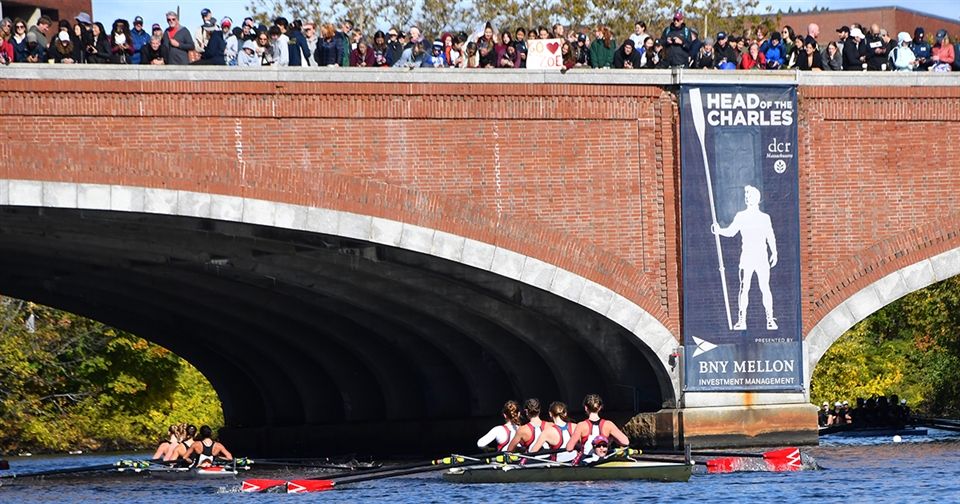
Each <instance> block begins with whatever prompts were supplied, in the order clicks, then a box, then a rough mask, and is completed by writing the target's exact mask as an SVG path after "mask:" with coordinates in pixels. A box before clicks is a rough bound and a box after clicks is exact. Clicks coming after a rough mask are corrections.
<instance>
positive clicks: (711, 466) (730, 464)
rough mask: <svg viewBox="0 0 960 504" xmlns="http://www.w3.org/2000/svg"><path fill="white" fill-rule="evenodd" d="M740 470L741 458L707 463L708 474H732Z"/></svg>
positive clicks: (718, 459) (716, 459) (713, 460)
mask: <svg viewBox="0 0 960 504" xmlns="http://www.w3.org/2000/svg"><path fill="white" fill-rule="evenodd" d="M739 468H740V457H721V458H715V459H711V460H708V461H707V472H708V473H710V474H722V473H731V472H735V471H737V470H739Z"/></svg>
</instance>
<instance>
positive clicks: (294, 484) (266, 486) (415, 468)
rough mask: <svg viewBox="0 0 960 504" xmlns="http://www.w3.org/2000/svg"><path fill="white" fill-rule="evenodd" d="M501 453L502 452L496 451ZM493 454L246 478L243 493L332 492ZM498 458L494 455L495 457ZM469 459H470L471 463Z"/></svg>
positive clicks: (474, 461) (468, 462) (479, 461)
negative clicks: (336, 487) (311, 475)
mask: <svg viewBox="0 0 960 504" xmlns="http://www.w3.org/2000/svg"><path fill="white" fill-rule="evenodd" d="M496 453H500V452H496ZM485 455H490V454H479V455H473V456H461V457H454V456H450V457H443V458H439V459H434V460H430V461H426V462H416V463H411V464H406V465H400V466H394V467H390V468H382V469H369V470H365V471H355V472H351V473H341V474H333V475H329V476H324V477H317V478H305V479H299V480H278V479H247V480H244V481H243V484H242V486H241V491H243V492H269V491H273V490H275V489H277V488H279V487H282V486H284V485H285V486H286V489H287V493H301V492H313V491H323V490H329V489H332V488H333V486H334V484H336V483H341V482H343V483H357V482H360V481H371V480H375V479H381V478H393V477H396V476H405V475H408V474H417V473H421V472H430V471H436V470H438V469H440V468H441V466H446V467H462V466H467V465H478V464H486V463H487V461H485V460H481V459H480V458H479V457H483V456H485ZM494 455H495V454H494ZM468 459H469V460H468Z"/></svg>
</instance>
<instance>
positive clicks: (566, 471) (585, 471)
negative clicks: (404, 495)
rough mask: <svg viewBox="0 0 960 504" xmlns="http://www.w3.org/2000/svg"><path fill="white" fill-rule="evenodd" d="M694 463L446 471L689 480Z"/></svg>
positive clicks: (521, 478) (462, 479)
mask: <svg viewBox="0 0 960 504" xmlns="http://www.w3.org/2000/svg"><path fill="white" fill-rule="evenodd" d="M692 470H693V466H692V465H689V464H680V463H654V462H609V463H606V464H601V465H597V466H592V467H567V466H552V467H530V466H499V467H466V468H458V469H451V470H450V471H447V472H445V473H443V479H444V480H446V481H449V482H452V483H541V482H557V481H612V480H616V481H623V480H648V481H687V480H689V479H690V474H691V472H692Z"/></svg>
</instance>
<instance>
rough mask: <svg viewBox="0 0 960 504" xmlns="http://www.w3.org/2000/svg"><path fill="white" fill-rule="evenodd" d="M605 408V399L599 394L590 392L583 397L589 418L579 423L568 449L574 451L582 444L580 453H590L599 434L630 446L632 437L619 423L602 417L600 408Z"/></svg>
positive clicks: (584, 409) (584, 408) (568, 443)
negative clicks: (621, 428) (627, 434)
mask: <svg viewBox="0 0 960 504" xmlns="http://www.w3.org/2000/svg"><path fill="white" fill-rule="evenodd" d="M602 409H603V399H600V396H598V395H597V394H588V395H587V397H584V398H583V411H584V412H585V413H586V414H587V419H586V420H584V421H582V422H580V423H579V424H577V428H576V429H574V431H573V435H571V436H570V441H568V442H567V450H568V451H573V450H576V449H577V444H579V445H580V453H582V454H584V455H590V453H591V452H592V451H593V440H594V439H595V438H596V437H597V436H603V437H605V438H607V439H610V440H615V441H616V442H617V443H619V444H620V445H621V446H628V445H629V444H630V439H629V438H627V436H626V434H624V433H623V431H621V430H620V428H619V427H617V424H615V423H613V422H611V421H610V420H604V419H602V418H600V410H602Z"/></svg>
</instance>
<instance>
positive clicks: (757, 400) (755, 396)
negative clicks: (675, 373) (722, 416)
mask: <svg viewBox="0 0 960 504" xmlns="http://www.w3.org/2000/svg"><path fill="white" fill-rule="evenodd" d="M805 403H809V400H808V397H807V395H806V394H805V393H803V392H763V391H760V392H684V393H683V408H684V409H685V410H686V409H691V408H718V407H725V406H730V407H742V406H773V405H777V406H779V405H783V404H805Z"/></svg>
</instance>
